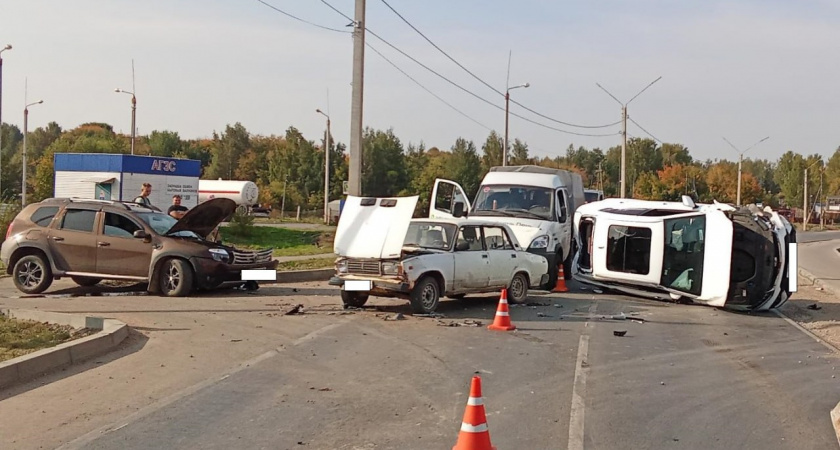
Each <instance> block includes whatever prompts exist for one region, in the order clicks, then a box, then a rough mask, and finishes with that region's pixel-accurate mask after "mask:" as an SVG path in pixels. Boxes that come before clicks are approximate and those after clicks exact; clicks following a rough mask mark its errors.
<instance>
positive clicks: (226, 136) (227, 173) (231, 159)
mask: <svg viewBox="0 0 840 450" xmlns="http://www.w3.org/2000/svg"><path fill="white" fill-rule="evenodd" d="M249 148H251V136H250V134H249V133H248V130H246V129H245V127H244V126H242V124H241V123H239V122H236V124H235V125H234V126H230V125H227V126H226V127H225V132H224V133H222V135H221V136H219V135H217V134H215V133H214V134H213V147H212V154H213V157H212V160H211V162H210V166H209V167H208V168H207V175H208V178H213V179H215V178H223V179H228V180H230V179H233V175H234V173H233V172H234V170H235V168H236V167H237V166H238V165H239V158H240V157H242V155H243V154H244V153H245V152H246V151H247V150H248V149H249Z"/></svg>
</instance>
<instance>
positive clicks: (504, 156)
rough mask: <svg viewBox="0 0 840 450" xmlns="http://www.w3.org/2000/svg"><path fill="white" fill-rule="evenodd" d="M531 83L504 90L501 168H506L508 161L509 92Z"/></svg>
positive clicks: (528, 85)
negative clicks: (503, 130)
mask: <svg viewBox="0 0 840 450" xmlns="http://www.w3.org/2000/svg"><path fill="white" fill-rule="evenodd" d="M530 86H531V83H525V84H520V85H519V86H513V87H508V88H507V89H506V90H505V143H504V148H502V166H507V160H508V118H509V116H510V91H511V90H513V89H516V88H527V87H530Z"/></svg>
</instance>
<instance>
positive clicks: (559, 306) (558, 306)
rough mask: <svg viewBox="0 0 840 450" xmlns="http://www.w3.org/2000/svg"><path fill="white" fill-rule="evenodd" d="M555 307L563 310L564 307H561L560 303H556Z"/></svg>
mask: <svg viewBox="0 0 840 450" xmlns="http://www.w3.org/2000/svg"><path fill="white" fill-rule="evenodd" d="M554 307H555V308H562V307H563V305H561V304H559V303H555V304H554Z"/></svg>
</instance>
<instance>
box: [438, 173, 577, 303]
mask: <svg viewBox="0 0 840 450" xmlns="http://www.w3.org/2000/svg"><path fill="white" fill-rule="evenodd" d="M585 202H586V201H585V199H584V194H583V180H582V179H581V176H580V175H579V174H576V173H573V172H570V171H567V170H562V169H552V168H548V167H540V166H506V167H493V168H491V169H490V172H488V173H487V175H485V177H484V179H483V180H482V182H481V185H480V186H479V188H478V193H477V194H476V196H475V200H474V202H473V203H470V201H469V199H468V198H467V194H466V192H464V189H463V188H462V187H461V186H460V185H459V184H458V183H456V182H454V181H450V180H443V179H438V180H435V186H434V189H433V190H432V201H431V205H430V207H429V218H432V219H451V218H457V217H462V216H468V218H469V219H475V220H488V219H491V218H492V219H491V220H493V221H497V222H502V223H505V224H507V225H508V226H509V227H510V228H511V229H512V230H513V232H514V234H515V235H516V239H517V240H518V241H519V242H520V243H521V244H522V245H523V247H525V248H526V249H527V251H528V252H530V253H534V254H537V255H540V256H543V257H545V258H546V259H547V260H548V271H549V273H548V275H549V279H548V283H546V285H544V287H548V288H551V287H553V286H554V284H555V283H556V282H557V275H558V271H559V269H560V267H561V265H562V266H563V270H564V275H565V276H566V278H570V277H571V262H572V257H573V255H574V238H573V218H574V214H575V211H576V210H577V207H579V206H581V205H583V204H584V203H585Z"/></svg>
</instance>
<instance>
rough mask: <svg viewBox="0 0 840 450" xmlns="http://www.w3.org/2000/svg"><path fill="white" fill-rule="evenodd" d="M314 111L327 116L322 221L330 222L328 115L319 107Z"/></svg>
mask: <svg viewBox="0 0 840 450" xmlns="http://www.w3.org/2000/svg"><path fill="white" fill-rule="evenodd" d="M315 112H317V113H318V114H321V115H323V116H324V117H326V118H327V137H326V139H324V144H325V145H324V223H325V224H327V225H329V224H330V116H329V115H328V114H325V113H324V112H323V111H321V110H320V109H316V110H315Z"/></svg>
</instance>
